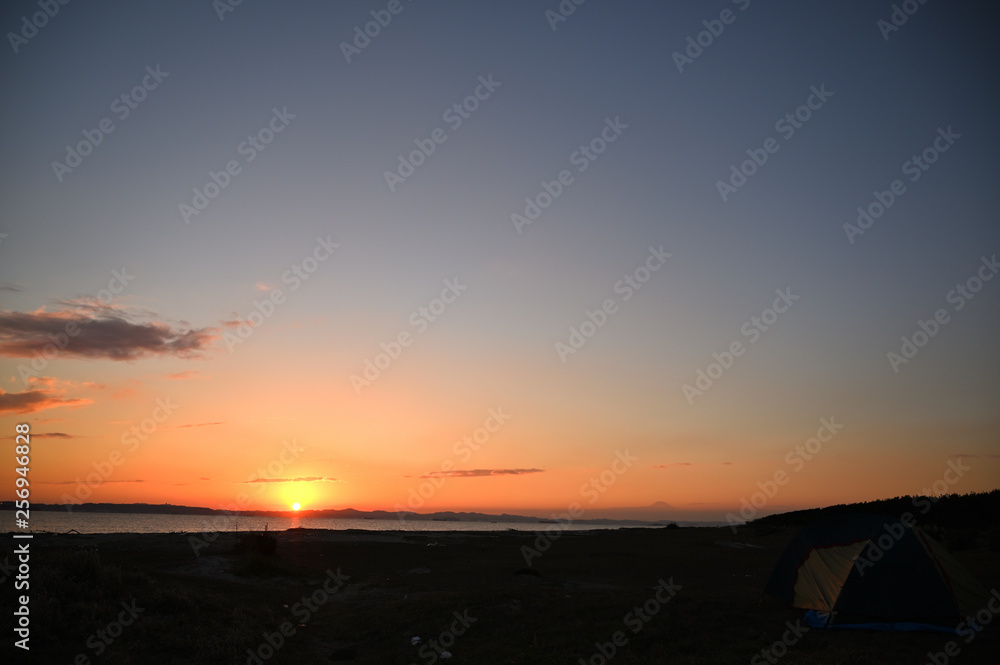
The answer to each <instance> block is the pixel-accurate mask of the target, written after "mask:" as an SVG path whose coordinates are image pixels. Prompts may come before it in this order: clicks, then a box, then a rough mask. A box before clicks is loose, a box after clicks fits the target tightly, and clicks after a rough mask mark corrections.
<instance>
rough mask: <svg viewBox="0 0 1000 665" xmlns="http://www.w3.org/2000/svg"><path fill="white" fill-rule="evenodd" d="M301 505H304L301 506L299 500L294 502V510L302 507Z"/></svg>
mask: <svg viewBox="0 0 1000 665" xmlns="http://www.w3.org/2000/svg"><path fill="white" fill-rule="evenodd" d="M301 507H302V506H301V505H299V503H298V501H296V502H295V503H293V504H292V510H298V509H299V508H301Z"/></svg>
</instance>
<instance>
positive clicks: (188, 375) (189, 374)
mask: <svg viewBox="0 0 1000 665" xmlns="http://www.w3.org/2000/svg"><path fill="white" fill-rule="evenodd" d="M199 374H201V372H199V371H198V370H196V369H186V370H184V371H183V372H174V373H173V374H167V378H168V379H170V380H171V381H185V380H187V379H193V378H194V377H196V376H198V375H199Z"/></svg>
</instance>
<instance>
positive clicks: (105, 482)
mask: <svg viewBox="0 0 1000 665" xmlns="http://www.w3.org/2000/svg"><path fill="white" fill-rule="evenodd" d="M34 482H35V484H36V485H76V484H78V483H79V482H80V481H78V480H51V481H44V480H36V481H34ZM144 482H146V481H145V480H102V481H101V483H100V484H101V485H119V484H123V483H144Z"/></svg>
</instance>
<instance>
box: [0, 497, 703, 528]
mask: <svg viewBox="0 0 1000 665" xmlns="http://www.w3.org/2000/svg"><path fill="white" fill-rule="evenodd" d="M31 509H32V510H35V511H52V510H70V509H71V510H72V511H73V512H82V513H146V514H156V515H228V514H231V513H230V512H229V511H226V510H215V509H212V508H201V507H197V506H175V505H173V504H169V503H164V504H151V503H82V504H69V505H63V504H46V503H33V504H31ZM670 509H672V506H670V505H669V504H666V503H664V502H662V501H659V502H657V503H654V504H653V505H651V506H648V507H645V508H629V509H617V510H615V509H612V510H607V509H606V510H601V511H599V510H588V511H587V515H588V516H589V517H584V518H581V519H576V520H572V521H573V522H574V523H577V524H595V525H601V524H632V525H635V526H665V525H667V524H670V523H675V524H677V525H678V526H717V525H719V524H722V523H723V522H718V521H684V520H668V519H662V518H660V519H658V517H660V516H662V513H663V512H664V511H666V510H670ZM0 510H14V502H13V501H0ZM624 510H628V511H629V512H630V513H633V514H635V513H638V514H642V513H646V514H648V515H649V519H618V518H614V517H610V516H605V517H601V516H599V515H605V514H608V513H610V512H621V511H624ZM239 514H240V515H247V516H250V517H288V516H289V515H291V514H293V513H292V511H288V510H245V511H240V513H239ZM294 514H295V515H296V516H298V517H325V518H333V519H376V520H399V519H420V520H437V521H443V522H527V523H531V522H534V523H540V524H552V523H558V522H559V521H568V520H559V519H549V518H542V517H533V516H529V515H511V514H509V513H502V514H500V515H491V514H489V513H477V512H453V511H441V512H434V513H417V512H411V511H405V512H400V513H396V512H391V511H387V510H371V511H365V510H355V509H354V508H342V509H327V510H300V511H298V512H295V513H294Z"/></svg>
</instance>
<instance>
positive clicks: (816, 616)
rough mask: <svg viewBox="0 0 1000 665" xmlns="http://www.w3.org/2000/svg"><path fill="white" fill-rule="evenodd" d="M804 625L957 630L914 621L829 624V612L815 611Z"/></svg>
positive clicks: (806, 619)
mask: <svg viewBox="0 0 1000 665" xmlns="http://www.w3.org/2000/svg"><path fill="white" fill-rule="evenodd" d="M805 622H806V625H807V626H809V627H810V628H821V629H825V628H829V629H831V630H838V629H848V630H878V631H889V630H898V631H921V630H926V631H935V632H941V633H951V634H953V635H954V634H957V633H958V629H957V628H953V627H952V628H949V627H947V626H939V625H937V624H933V623H917V622H915V621H882V622H873V623H834V624H831V623H830V613H829V612H818V611H816V610H809V611H808V612H806V615H805Z"/></svg>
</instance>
